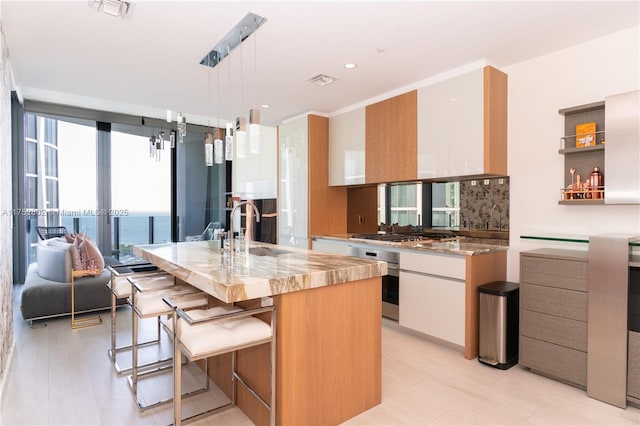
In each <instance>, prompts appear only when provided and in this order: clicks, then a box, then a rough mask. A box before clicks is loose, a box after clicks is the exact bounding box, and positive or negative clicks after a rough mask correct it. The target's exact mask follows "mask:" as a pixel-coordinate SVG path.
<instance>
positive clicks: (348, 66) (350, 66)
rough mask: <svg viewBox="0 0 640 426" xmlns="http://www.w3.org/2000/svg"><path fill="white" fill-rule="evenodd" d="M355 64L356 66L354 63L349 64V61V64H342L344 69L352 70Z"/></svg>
mask: <svg viewBox="0 0 640 426" xmlns="http://www.w3.org/2000/svg"><path fill="white" fill-rule="evenodd" d="M357 66H358V65H356V64H351V63H349V64H344V67H345V68H346V69H348V70H352V69H354V68H355V67H357Z"/></svg>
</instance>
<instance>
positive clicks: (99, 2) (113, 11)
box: [89, 0, 134, 19]
mask: <svg viewBox="0 0 640 426" xmlns="http://www.w3.org/2000/svg"><path fill="white" fill-rule="evenodd" d="M89 7H91V8H94V9H97V10H98V11H102V12H104V13H106V14H107V15H111V16H116V17H118V16H119V17H120V18H122V19H125V18H130V17H131V14H132V13H133V9H134V4H133V3H131V2H130V1H125V0H89Z"/></svg>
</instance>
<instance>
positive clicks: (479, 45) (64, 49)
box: [0, 0, 640, 125]
mask: <svg viewBox="0 0 640 426" xmlns="http://www.w3.org/2000/svg"><path fill="white" fill-rule="evenodd" d="M133 1H134V3H135V10H134V11H133V15H132V17H131V18H130V19H125V20H122V19H120V18H115V17H112V16H109V15H106V14H103V13H97V12H96V11H95V9H91V8H90V7H89V6H88V1H87V0H79V1H42V2H35V1H7V0H2V1H1V3H0V7H1V8H0V20H1V21H2V28H3V31H4V34H5V37H6V42H7V45H8V47H9V54H10V59H11V63H12V67H13V72H14V78H15V82H16V84H17V86H18V89H19V91H20V93H21V94H22V96H23V97H24V98H26V99H35V100H44V101H49V102H54V103H62V104H67V105H74V106H81V107H89V108H95V109H101V110H107V111H115V112H123V113H129V114H135V115H143V116H147V117H154V118H165V117H166V110H167V109H170V110H173V111H182V112H183V113H184V114H185V115H186V117H187V120H188V121H189V122H195V123H200V124H207V123H208V122H209V124H211V125H215V124H216V122H215V120H211V119H208V118H207V117H215V116H218V117H225V118H227V117H228V118H233V117H236V116H239V115H245V116H246V115H247V114H248V113H247V111H248V109H249V108H251V107H252V106H253V105H254V98H255V104H257V105H260V104H263V103H268V104H271V105H272V107H271V108H270V109H268V110H263V112H262V122H263V124H267V125H276V124H278V123H279V122H280V121H282V120H283V119H286V118H288V117H292V116H296V115H299V114H301V113H304V112H309V111H316V112H319V113H326V114H330V113H332V112H335V111H338V110H341V109H345V108H349V107H350V106H353V105H355V104H359V103H362V102H364V101H369V100H372V99H375V98H380V96H381V95H383V94H386V93H393V92H394V91H395V92H397V90H398V89H399V88H408V87H411V86H412V85H413V86H415V85H416V83H417V82H420V81H422V80H425V79H429V78H431V77H434V76H436V78H437V76H438V75H439V74H442V73H445V72H447V71H449V70H452V69H455V68H458V67H465V66H466V67H468V66H469V64H476V65H477V64H480V63H484V62H485V61H486V62H487V63H490V64H493V65H494V66H497V67H498V68H500V67H504V66H508V65H510V64H513V63H517V62H520V61H523V60H526V59H528V58H532V57H536V56H540V55H543V54H545V53H548V52H551V51H554V50H558V49H561V48H564V47H567V46H570V45H573V44H577V43H581V42H583V41H586V40H589V39H593V38H597V37H600V36H603V35H606V34H609V33H613V32H616V31H619V30H622V29H625V28H629V27H633V26H637V25H639V15H640V8H639V4H640V2H638V1H637V0H636V1H626V2H624V1H621V2H616V1H567V2H561V1H530V2H523V1H494V2H485V1H441V2H438V1H411V2H401V1H377V2H368V1H355V2H347V1H340V2H338V1H333V2H328V1H323V2H302V1H298V2H292V1H290V2H273V1H257V2H238V1H233V2H232V1H137V2H136V1H135V0H133ZM248 12H253V13H256V14H258V15H261V16H263V17H265V18H266V19H267V22H266V23H265V24H264V25H263V26H262V27H260V28H259V29H258V31H257V37H256V38H254V37H251V38H249V39H247V40H246V42H245V43H243V45H244V46H243V48H242V57H241V56H240V49H236V50H235V51H234V52H233V53H232V54H231V55H230V56H229V57H228V58H226V59H225V60H224V61H222V62H221V64H220V65H219V66H218V67H216V68H213V69H212V68H208V67H205V66H202V65H199V62H200V60H201V59H202V58H203V57H204V56H205V55H206V54H207V53H208V52H209V51H210V50H211V48H213V46H214V45H215V44H216V43H217V42H218V41H219V40H220V39H221V38H222V37H223V36H224V35H225V34H226V33H227V32H229V30H230V29H231V28H232V27H233V26H234V25H235V24H236V23H237V22H239V21H240V19H241V18H242V17H244V15H246V14H247V13H248ZM254 42H256V44H254ZM254 47H255V48H254ZM379 48H383V49H384V52H382V53H380V52H378V49H379ZM254 58H257V60H254ZM346 62H355V63H357V64H358V67H357V68H356V69H354V70H346V69H344V68H343V64H344V63H346ZM241 68H242V70H243V75H244V78H243V79H240V70H241ZM255 69H257V73H256V72H254V70H255ZM319 73H324V74H328V75H331V76H333V77H336V78H337V81H336V82H335V83H333V84H330V85H328V86H324V87H319V86H315V85H312V84H311V83H308V82H307V81H306V80H307V79H309V78H311V77H313V76H315V75H317V74H319ZM256 77H257V78H256ZM255 80H257V85H256V90H255V91H254V81H255ZM229 87H232V90H231V93H230V92H229V90H228V88H229ZM241 87H242V89H243V90H242V93H243V95H242V96H240V92H241ZM254 93H255V94H256V95H255V96H254Z"/></svg>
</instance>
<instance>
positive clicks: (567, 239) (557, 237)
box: [520, 234, 589, 244]
mask: <svg viewBox="0 0 640 426" xmlns="http://www.w3.org/2000/svg"><path fill="white" fill-rule="evenodd" d="M520 238H522V239H524V240H542V241H561V242H564V243H587V244H589V237H585V236H581V235H563V234H542V235H520Z"/></svg>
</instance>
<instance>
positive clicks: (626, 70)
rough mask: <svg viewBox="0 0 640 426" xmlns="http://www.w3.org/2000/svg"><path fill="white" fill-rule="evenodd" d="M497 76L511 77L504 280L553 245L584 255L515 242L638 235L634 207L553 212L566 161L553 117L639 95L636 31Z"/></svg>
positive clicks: (515, 277) (639, 31)
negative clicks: (548, 236) (528, 254)
mask: <svg viewBox="0 0 640 426" xmlns="http://www.w3.org/2000/svg"><path fill="white" fill-rule="evenodd" d="M501 69H502V71H504V72H506V73H507V74H508V75H509V118H508V121H509V130H508V131H509V135H508V140H509V145H508V151H509V153H508V155H509V157H508V167H509V169H508V172H509V176H510V177H511V179H510V181H511V188H510V190H511V191H510V192H511V206H510V208H511V210H510V216H511V217H510V219H511V228H510V238H511V241H510V249H509V256H508V268H507V275H508V278H507V279H508V280H510V281H516V282H519V281H520V279H519V253H520V251H523V250H530V249H534V248H538V247H549V246H556V245H557V246H561V247H567V248H579V249H582V250H586V249H587V245H586V244H562V243H559V244H553V243H547V242H542V243H537V242H529V241H527V240H522V239H520V236H521V235H526V234H541V233H556V234H560V233H562V234H578V235H585V236H588V235H593V234H602V233H618V232H623V233H635V234H638V235H640V206H637V205H636V206H624V205H599V206H582V205H580V206H578V205H575V206H565V205H558V200H559V199H560V189H561V188H562V186H563V184H564V158H563V156H562V155H560V154H558V148H559V146H560V137H561V136H562V135H563V133H564V117H563V116H561V115H560V114H558V110H559V109H561V108H565V107H570V106H575V105H581V104H586V103H591V102H596V101H602V100H604V98H605V96H608V95H613V94H617V93H623V92H628V91H632V90H638V89H639V88H640V27H634V28H632V29H628V30H624V31H621V32H618V33H614V34H611V35H609V36H606V37H602V38H599V39H595V40H592V41H590V42H587V43H583V44H580V45H576V46H573V47H570V48H567V49H563V50H560V51H557V52H554V53H551V54H548V55H545V56H541V57H538V58H535V59H531V60H528V61H525V62H521V63H518V64H515V65H512V66H509V67H504V68H501ZM605 131H606V130H605ZM605 153H606V151H605ZM605 155H606V154H605ZM638 167H640V158H639V159H638ZM604 179H605V185H606V179H607V177H606V175H605V177H604Z"/></svg>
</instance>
